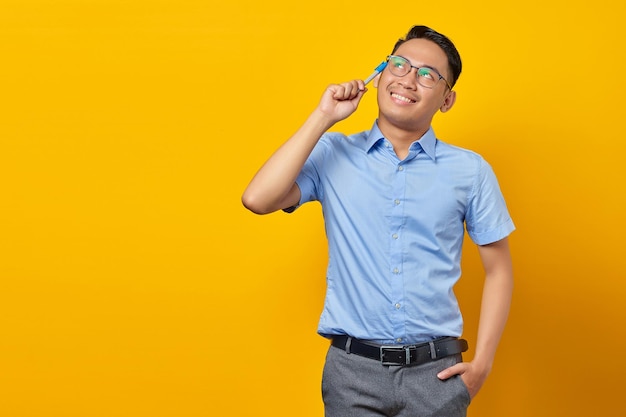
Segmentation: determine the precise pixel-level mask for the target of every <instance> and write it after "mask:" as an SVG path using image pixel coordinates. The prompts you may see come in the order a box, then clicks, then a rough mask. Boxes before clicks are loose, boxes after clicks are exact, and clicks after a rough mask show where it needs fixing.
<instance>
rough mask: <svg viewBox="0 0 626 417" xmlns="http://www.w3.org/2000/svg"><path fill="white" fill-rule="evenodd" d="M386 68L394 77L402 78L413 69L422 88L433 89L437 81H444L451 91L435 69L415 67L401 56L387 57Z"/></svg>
mask: <svg viewBox="0 0 626 417" xmlns="http://www.w3.org/2000/svg"><path fill="white" fill-rule="evenodd" d="M387 68H389V71H390V72H391V73H392V74H393V75H395V76H396V77H404V76H405V75H407V74H408V73H409V72H411V70H412V69H413V68H415V69H416V70H417V74H416V77H417V83H418V84H419V85H421V86H422V87H424V88H434V87H435V86H436V85H437V83H438V82H439V80H443V81H445V83H446V85H447V86H448V88H449V89H450V90H452V86H451V85H450V83H449V82H448V80H446V79H445V78H444V77H443V75H441V74H439V72H437V70H436V69H434V68H430V67H416V66H413V65H411V61H409V60H408V59H406V58H405V57H403V56H398V55H389V56H388V57H387Z"/></svg>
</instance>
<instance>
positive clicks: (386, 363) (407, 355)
mask: <svg viewBox="0 0 626 417" xmlns="http://www.w3.org/2000/svg"><path fill="white" fill-rule="evenodd" d="M413 347H415V346H401V347H400V346H385V345H383V346H381V347H380V362H381V364H382V365H383V366H391V365H395V366H405V365H410V364H411V348H413ZM387 352H396V353H399V352H404V355H405V357H404V363H402V362H400V361H391V360H385V353H387Z"/></svg>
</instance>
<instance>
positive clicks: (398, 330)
mask: <svg viewBox="0 0 626 417" xmlns="http://www.w3.org/2000/svg"><path fill="white" fill-rule="evenodd" d="M395 169H396V170H395V174H394V176H393V184H392V193H391V198H392V200H391V201H390V205H391V216H390V218H391V222H390V230H389V241H390V250H389V254H390V263H389V265H390V271H389V275H390V282H391V297H392V298H391V306H390V308H391V309H392V317H393V320H392V322H393V337H394V340H395V341H396V343H402V341H403V340H404V338H405V337H406V329H405V322H406V321H405V309H404V302H405V294H404V273H403V272H404V271H403V261H404V259H403V258H404V257H403V247H404V244H403V240H404V236H403V233H402V232H403V230H402V225H403V224H404V206H405V204H404V198H405V190H406V174H407V166H406V165H405V164H404V163H403V162H402V161H401V162H399V163H397V165H396V167H395Z"/></svg>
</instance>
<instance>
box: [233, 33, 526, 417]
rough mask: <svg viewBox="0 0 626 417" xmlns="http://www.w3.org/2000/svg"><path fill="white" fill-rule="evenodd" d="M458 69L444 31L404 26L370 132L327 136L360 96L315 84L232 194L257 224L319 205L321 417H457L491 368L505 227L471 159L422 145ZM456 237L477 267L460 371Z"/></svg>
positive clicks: (497, 200) (381, 80)
mask: <svg viewBox="0 0 626 417" xmlns="http://www.w3.org/2000/svg"><path fill="white" fill-rule="evenodd" d="M460 73H461V59H460V56H459V54H458V52H457V50H456V48H455V46H454V45H453V44H452V42H451V41H450V40H449V39H448V38H447V37H445V36H444V35H442V34H440V33H438V32H436V31H434V30H432V29H430V28H427V27H424V26H415V27H413V28H412V29H411V30H410V31H409V33H408V34H407V36H406V37H405V38H404V39H400V40H399V41H398V42H397V43H396V45H395V47H394V49H393V52H392V55H390V56H389V57H388V60H387V66H386V68H385V69H384V70H383V71H382V72H381V73H380V74H379V75H378V76H377V77H376V78H375V79H374V86H375V87H376V88H377V90H378V92H377V99H378V107H379V112H378V119H377V120H376V122H375V123H374V126H373V127H372V128H371V130H369V131H366V132H362V133H359V134H355V135H351V136H346V135H343V134H339V133H328V132H327V131H328V129H330V128H331V127H332V126H333V125H334V124H335V123H336V122H338V121H340V120H343V119H345V118H347V117H348V116H350V115H351V114H352V113H353V112H354V111H355V110H356V109H357V106H358V104H359V102H360V100H361V98H362V97H363V95H364V94H365V93H366V92H367V89H366V87H365V84H364V82H363V81H362V80H354V81H350V82H346V83H343V84H338V85H331V86H329V87H328V88H327V89H326V91H325V92H324V94H323V96H322V98H321V100H320V103H319V105H318V106H317V108H316V109H315V110H314V111H313V112H312V113H311V115H310V116H309V117H308V118H307V120H306V121H305V122H304V124H303V125H302V126H301V128H300V129H299V130H298V131H297V132H296V133H295V134H294V135H293V136H292V137H291V138H290V139H289V140H288V141H287V142H285V143H284V144H283V145H282V146H281V147H280V148H279V149H278V150H277V151H276V152H275V153H274V154H273V155H272V156H271V157H270V159H269V160H268V161H267V162H266V163H265V164H264V165H263V167H261V169H260V170H259V172H258V173H257V174H256V175H255V177H254V178H253V179H252V181H251V182H250V184H249V185H248V187H247V189H246V190H245V192H244V195H243V197H242V201H243V204H244V205H245V206H246V207H247V208H248V209H250V210H251V211H253V212H255V213H259V214H264V213H270V212H274V211H276V210H281V209H282V210H284V211H286V212H292V211H294V210H295V209H296V208H297V207H298V206H299V205H301V204H303V203H305V202H307V201H313V200H317V201H320V202H321V204H322V210H323V213H324V219H325V223H326V233H327V238H328V246H329V255H330V257H329V264H328V271H327V284H328V285H327V295H326V300H325V305H324V310H323V312H322V315H321V318H320V323H319V329H318V331H319V333H320V334H321V335H323V336H325V337H328V338H329V339H331V347H330V348H329V351H328V354H327V358H326V364H325V366H324V375H323V379H322V393H323V398H324V404H325V412H326V416H329V417H350V416H359V417H364V416H392V415H393V416H446V417H451V416H465V415H466V410H467V406H468V405H469V403H470V401H471V398H473V397H474V396H475V395H476V394H477V392H478V391H479V389H480V387H481V386H482V385H483V383H484V381H485V379H486V377H487V375H488V374H489V372H490V370H491V366H492V363H493V359H494V356H495V351H496V347H497V345H498V343H499V340H500V337H501V334H502V331H503V328H504V325H505V322H506V319H507V315H508V311H509V305H510V299H511V293H512V287H513V276H512V267H511V259H510V254H509V247H508V242H507V236H508V235H509V234H510V233H511V232H512V231H513V230H514V225H513V222H512V221H511V218H510V216H509V214H508V211H507V208H506V205H505V202H504V199H503V197H502V194H501V192H500V189H499V186H498V183H497V180H496V178H495V175H494V174H493V172H492V170H491V168H490V166H489V165H488V164H487V163H486V162H485V161H484V160H483V159H482V158H481V157H480V156H479V155H477V154H476V153H473V152H471V151H467V150H464V149H461V148H458V147H454V146H451V145H448V144H446V143H444V142H442V141H440V140H438V139H437V138H436V137H435V134H434V132H433V129H432V127H431V121H432V119H433V117H434V115H435V114H436V113H437V112H438V111H441V112H442V113H445V112H447V111H448V110H450V109H451V108H452V106H453V105H454V103H455V99H456V92H455V91H453V87H454V85H455V83H456V81H457V79H458V77H459V75H460ZM464 227H466V228H467V232H468V234H469V236H470V237H471V239H472V240H473V241H474V242H475V243H476V244H477V245H478V250H479V253H480V257H481V261H482V263H483V266H484V269H485V281H484V286H483V298H482V307H481V313H480V321H479V330H478V335H477V342H476V347H475V355H474V358H473V360H472V361H470V362H463V361H462V358H461V352H463V351H465V350H467V343H466V342H465V341H464V340H462V339H458V337H459V336H461V333H462V327H463V321H462V317H461V313H460V311H459V307H458V304H457V301H456V298H455V296H454V294H453V292H452V288H453V286H454V284H455V283H456V282H457V281H458V279H459V277H460V273H461V272H460V259H461V247H462V243H463V236H464Z"/></svg>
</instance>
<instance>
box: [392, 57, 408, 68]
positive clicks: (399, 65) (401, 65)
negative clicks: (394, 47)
mask: <svg viewBox="0 0 626 417" xmlns="http://www.w3.org/2000/svg"><path fill="white" fill-rule="evenodd" d="M391 65H393V66H394V67H395V68H404V67H406V61H405V60H403V59H401V58H395V59H393V60H391Z"/></svg>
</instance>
